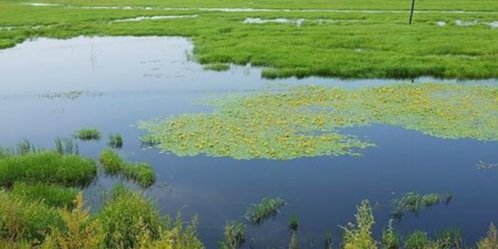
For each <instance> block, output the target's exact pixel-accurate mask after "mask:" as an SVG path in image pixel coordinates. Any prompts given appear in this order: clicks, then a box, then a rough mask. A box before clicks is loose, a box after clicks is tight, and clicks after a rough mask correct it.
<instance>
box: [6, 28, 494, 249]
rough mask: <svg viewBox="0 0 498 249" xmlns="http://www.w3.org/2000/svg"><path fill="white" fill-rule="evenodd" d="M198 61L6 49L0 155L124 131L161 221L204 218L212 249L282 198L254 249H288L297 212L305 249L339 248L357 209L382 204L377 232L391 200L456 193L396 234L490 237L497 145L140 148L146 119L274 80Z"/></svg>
mask: <svg viewBox="0 0 498 249" xmlns="http://www.w3.org/2000/svg"><path fill="white" fill-rule="evenodd" d="M191 51H192V45H191V43H190V42H189V41H188V40H186V39H181V38H155V37H152V38H125V37H118V38H92V39H90V38H75V39H70V40H51V39H38V40H36V41H31V42H26V43H23V44H21V45H19V46H17V47H15V48H12V49H8V50H3V51H0V75H1V79H2V80H1V81H0V89H2V90H1V92H0V117H1V122H0V143H1V144H0V145H3V146H6V145H14V144H15V143H17V141H19V140H20V139H23V138H26V139H29V140H30V141H31V142H32V143H33V144H37V145H45V146H53V145H52V144H53V139H54V138H55V137H60V136H69V135H71V134H72V133H73V131H75V130H77V129H80V128H84V127H96V128H99V129H101V130H102V132H103V138H104V139H102V140H101V141H100V142H84V143H83V142H80V151H81V154H83V155H87V156H92V157H96V156H97V155H98V153H99V152H100V150H101V149H103V148H104V147H105V146H106V143H107V141H106V138H107V135H108V134H109V133H121V134H123V137H124V146H123V148H122V152H123V154H125V155H126V157H127V159H129V160H131V161H146V162H149V163H151V164H152V165H154V167H155V168H156V170H157V173H158V183H157V184H156V186H155V187H153V188H152V189H151V190H150V191H148V194H149V195H150V196H152V197H154V198H156V199H157V200H158V202H159V204H160V207H161V210H163V211H164V212H168V213H175V212H176V211H177V210H179V209H181V210H182V211H183V213H184V214H185V216H187V217H189V216H191V215H193V214H195V213H198V214H199V215H200V222H201V223H200V228H199V232H200V236H201V238H202V239H203V241H204V242H206V244H207V246H208V248H214V247H215V246H216V241H217V240H220V239H222V237H223V236H222V233H223V225H224V224H225V222H226V220H227V219H237V218H242V216H243V215H244V213H245V210H246V207H247V206H248V205H249V204H250V203H257V202H259V201H260V200H261V199H262V198H263V197H265V196H281V197H283V198H285V199H286V201H287V202H288V203H289V205H288V206H286V207H285V208H284V209H283V210H282V213H281V214H280V215H279V216H278V217H277V219H276V220H274V221H272V222H268V223H266V224H264V225H262V226H261V227H258V228H257V229H253V228H251V229H250V230H249V233H250V237H254V238H255V241H254V242H252V243H253V244H254V245H255V247H256V248H261V247H263V246H262V245H265V247H266V245H269V246H278V247H282V246H285V245H287V240H288V232H287V225H288V224H287V222H288V221H287V218H288V217H289V215H290V214H291V213H295V214H297V216H298V217H299V219H300V222H301V229H300V238H301V240H303V241H306V240H310V241H313V240H316V241H317V242H318V243H320V242H321V238H322V235H323V233H324V232H325V231H331V232H332V234H333V238H334V240H335V242H336V243H337V242H339V241H340V238H339V236H340V235H341V230H340V228H338V225H344V224H346V223H347V222H348V221H351V220H352V219H353V214H354V213H355V208H354V207H355V205H357V204H358V203H359V202H360V201H361V200H362V199H364V198H368V199H370V200H371V202H372V203H377V202H378V203H379V205H378V207H379V208H377V210H376V211H375V215H376V218H377V227H376V231H377V232H378V231H379V230H380V228H381V227H383V226H385V225H386V224H387V221H388V219H389V218H390V216H389V213H390V211H392V210H391V209H390V208H389V206H388V204H389V202H390V200H391V199H393V198H398V197H399V196H401V195H402V194H404V193H406V192H410V191H414V192H418V193H421V194H427V193H445V192H446V191H451V192H452V194H453V200H452V203H451V205H449V206H448V207H436V208H434V209H431V210H429V211H425V212H423V213H421V215H420V216H419V217H418V218H416V217H406V219H404V220H403V221H402V222H401V223H400V224H396V228H397V229H400V231H401V232H402V233H406V232H407V231H410V230H413V229H424V230H428V231H431V232H434V231H437V230H441V229H443V228H444V227H447V226H451V227H459V228H461V229H462V230H463V233H464V236H465V237H464V238H465V239H467V240H469V241H470V240H476V239H477V238H479V237H480V236H481V235H484V233H485V231H486V230H487V227H488V225H489V222H491V221H495V222H496V221H497V220H498V213H496V209H497V208H498V198H496V196H497V193H496V189H498V181H497V178H498V170H496V169H490V170H478V169H476V164H477V163H478V162H479V161H483V162H487V163H490V164H492V163H496V162H498V154H497V153H496V151H497V148H498V144H497V143H494V142H478V141H474V140H469V139H460V140H444V139H439V138H434V137H429V136H424V135H422V134H421V133H420V132H417V131H408V130H404V129H402V128H396V127H389V126H372V127H368V128H354V129H353V128H351V129H347V130H346V131H345V132H347V133H350V134H355V135H357V136H358V137H360V138H367V139H369V140H372V141H376V144H377V147H374V148H369V149H367V150H365V151H364V153H363V157H361V158H354V157H349V156H343V157H335V158H328V157H317V158H308V159H296V160H291V161H286V162H280V161H273V160H248V161H237V160H233V159H229V158H209V157H205V156H198V157H177V156H174V155H171V154H160V153H158V152H157V151H155V150H143V149H142V148H141V147H140V141H139V137H140V135H141V132H142V131H141V130H138V129H137V128H136V127H134V125H135V124H137V122H138V121H140V120H149V119H151V118H154V117H164V116H168V115H176V114H180V113H186V112H188V113H191V112H196V113H197V112H206V111H209V108H208V107H205V106H199V105H193V104H192V100H195V99H200V98H205V97H209V96H211V95H213V94H214V95H217V94H222V93H226V92H232V91H240V92H243V91H257V90H259V89H261V88H263V87H265V86H267V85H268V84H269V83H271V82H272V81H269V80H265V79H261V77H260V69H258V68H251V67H238V66H235V67H232V70H230V71H227V72H212V71H204V70H203V69H202V66H201V65H198V64H196V63H194V62H191V61H189V60H188V59H187V58H188V56H187V54H189V53H191ZM424 80H426V79H419V80H418V81H424ZM278 82H279V83H280V82H281V83H288V84H308V83H314V84H323V85H336V86H341V87H359V86H365V85H379V84H386V83H387V84H389V83H392V82H394V81H386V80H358V81H341V80H336V79H323V78H307V79H303V80H297V79H293V78H291V79H286V80H279V81H278ZM486 82H489V81H486ZM494 82H496V81H494ZM78 92H81V94H77V93H78ZM55 93H59V94H60V96H62V97H58V95H57V94H55ZM68 93H73V95H71V94H68ZM54 94H55V95H54ZM74 95H78V96H77V97H71V96H74ZM46 96H52V97H46ZM67 96H70V97H67ZM114 182H115V180H113V179H101V180H100V182H99V183H98V184H97V186H95V187H94V188H93V189H92V190H91V192H92V193H93V194H96V192H98V191H100V190H102V189H105V188H107V187H109V186H111V185H112V184H113V183H114ZM377 235H378V234H377ZM317 247H319V246H317Z"/></svg>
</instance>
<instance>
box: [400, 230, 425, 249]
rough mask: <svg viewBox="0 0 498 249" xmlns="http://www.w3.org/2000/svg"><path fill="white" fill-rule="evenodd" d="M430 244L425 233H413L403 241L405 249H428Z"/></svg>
mask: <svg viewBox="0 0 498 249" xmlns="http://www.w3.org/2000/svg"><path fill="white" fill-rule="evenodd" d="M430 244H431V241H430V239H429V237H428V236H427V233H425V232H422V231H415V232H413V233H412V234H411V235H410V236H408V238H407V239H406V241H405V248H406V249H428V248H429V246H430Z"/></svg>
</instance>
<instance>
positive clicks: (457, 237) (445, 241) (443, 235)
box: [436, 229, 465, 249]
mask: <svg viewBox="0 0 498 249" xmlns="http://www.w3.org/2000/svg"><path fill="white" fill-rule="evenodd" d="M436 243H437V244H438V246H439V248H441V249H453V248H455V249H460V248H465V247H464V246H463V239H462V233H461V232H460V230H457V229H445V230H443V231H442V232H440V233H438V234H437V236H436Z"/></svg>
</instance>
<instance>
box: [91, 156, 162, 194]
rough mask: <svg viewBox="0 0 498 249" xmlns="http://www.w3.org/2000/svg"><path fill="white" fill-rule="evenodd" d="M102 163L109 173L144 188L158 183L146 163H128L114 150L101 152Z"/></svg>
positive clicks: (151, 169)
mask: <svg viewBox="0 0 498 249" xmlns="http://www.w3.org/2000/svg"><path fill="white" fill-rule="evenodd" d="M100 163H101V164H102V166H103V167H104V169H105V171H106V172H107V173H109V174H111V175H119V176H121V177H123V178H125V179H128V180H131V181H133V182H135V183H136V184H138V185H139V186H141V187H143V188H148V187H150V186H152V185H153V184H154V183H155V181H156V174H155V172H154V169H153V168H152V166H151V165H149V164H148V163H144V162H142V163H131V162H126V161H124V160H123V159H122V158H121V157H120V156H119V155H118V154H117V153H116V152H115V151H114V150H112V149H105V150H103V151H102V152H101V154H100Z"/></svg>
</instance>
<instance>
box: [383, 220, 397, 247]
mask: <svg viewBox="0 0 498 249" xmlns="http://www.w3.org/2000/svg"><path fill="white" fill-rule="evenodd" d="M381 245H382V248H383V249H399V247H400V236H399V234H398V233H397V232H396V231H394V228H393V220H389V224H388V226H387V228H386V229H384V230H382V242H381Z"/></svg>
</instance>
